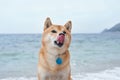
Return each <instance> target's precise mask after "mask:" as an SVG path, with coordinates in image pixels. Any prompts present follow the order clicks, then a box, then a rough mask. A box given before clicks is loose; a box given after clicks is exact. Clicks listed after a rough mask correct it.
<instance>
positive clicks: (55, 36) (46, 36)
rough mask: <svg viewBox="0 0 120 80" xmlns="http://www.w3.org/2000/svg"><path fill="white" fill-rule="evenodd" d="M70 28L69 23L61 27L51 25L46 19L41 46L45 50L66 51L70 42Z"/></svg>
mask: <svg viewBox="0 0 120 80" xmlns="http://www.w3.org/2000/svg"><path fill="white" fill-rule="evenodd" d="M71 28H72V23H71V21H68V22H67V23H66V24H65V25H64V26H62V25H54V24H52V22H51V20H50V18H47V19H46V20H45V23H44V32H43V36H42V46H43V47H45V48H46V49H57V50H61V49H62V50H63V51H65V50H67V49H68V47H69V45H70V42H71Z"/></svg>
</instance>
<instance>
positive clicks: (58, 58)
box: [56, 52, 66, 65]
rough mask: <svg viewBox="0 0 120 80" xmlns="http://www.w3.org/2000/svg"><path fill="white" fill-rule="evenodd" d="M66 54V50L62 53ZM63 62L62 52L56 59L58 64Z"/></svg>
mask: <svg viewBox="0 0 120 80" xmlns="http://www.w3.org/2000/svg"><path fill="white" fill-rule="evenodd" d="M64 54H66V52H64V53H63V54H61V55H64ZM62 63H63V60H62V58H61V57H60V54H59V55H58V57H57V59H56V64H58V65H61V64H62Z"/></svg>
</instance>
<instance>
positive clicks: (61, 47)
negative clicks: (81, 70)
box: [38, 17, 72, 80]
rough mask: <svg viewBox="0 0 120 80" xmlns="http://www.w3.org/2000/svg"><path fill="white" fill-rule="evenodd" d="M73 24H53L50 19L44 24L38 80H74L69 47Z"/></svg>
mask: <svg viewBox="0 0 120 80" xmlns="http://www.w3.org/2000/svg"><path fill="white" fill-rule="evenodd" d="M71 28H72V22H71V21H68V22H67V23H66V24H65V25H55V24H52V22H51V20H50V18H49V17H47V18H46V20H45V22H44V30H43V34H42V39H41V42H42V43H41V48H40V53H39V61H38V80H72V79H71V68H70V53H69V50H68V48H69V46H70V43H71Z"/></svg>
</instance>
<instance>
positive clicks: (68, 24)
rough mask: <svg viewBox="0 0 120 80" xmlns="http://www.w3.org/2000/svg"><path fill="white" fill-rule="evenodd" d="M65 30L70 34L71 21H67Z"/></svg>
mask: <svg viewBox="0 0 120 80" xmlns="http://www.w3.org/2000/svg"><path fill="white" fill-rule="evenodd" d="M64 26H65V27H66V29H67V30H68V31H69V32H71V29H72V22H71V21H68V22H67V23H66V24H65V25H64Z"/></svg>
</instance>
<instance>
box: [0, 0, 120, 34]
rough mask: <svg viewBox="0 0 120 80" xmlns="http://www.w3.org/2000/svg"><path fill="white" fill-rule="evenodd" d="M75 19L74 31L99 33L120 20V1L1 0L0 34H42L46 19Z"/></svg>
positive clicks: (64, 20) (55, 20)
mask: <svg viewBox="0 0 120 80" xmlns="http://www.w3.org/2000/svg"><path fill="white" fill-rule="evenodd" d="M46 17H50V18H51V20H52V23H53V24H61V25H64V24H65V23H66V22H67V21H68V20H71V21H72V33H100V32H101V31H103V30H104V29H105V28H107V29H109V28H111V27H112V26H114V25H115V24H117V23H120V0H0V33H5V34H8V33H42V32H43V26H44V21H45V19H46Z"/></svg>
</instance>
